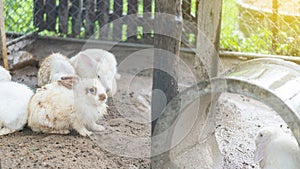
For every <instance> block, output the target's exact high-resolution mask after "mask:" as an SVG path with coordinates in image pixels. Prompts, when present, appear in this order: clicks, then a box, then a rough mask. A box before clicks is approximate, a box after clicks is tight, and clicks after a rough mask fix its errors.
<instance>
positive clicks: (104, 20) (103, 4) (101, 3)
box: [97, 0, 110, 40]
mask: <svg viewBox="0 0 300 169" xmlns="http://www.w3.org/2000/svg"><path fill="white" fill-rule="evenodd" d="M109 5H110V2H109V0H98V1H97V16H99V17H98V22H99V26H100V29H99V31H100V32H99V34H100V35H99V38H100V39H103V40H107V39H108V36H109V26H108V25H107V24H108V22H109Z"/></svg>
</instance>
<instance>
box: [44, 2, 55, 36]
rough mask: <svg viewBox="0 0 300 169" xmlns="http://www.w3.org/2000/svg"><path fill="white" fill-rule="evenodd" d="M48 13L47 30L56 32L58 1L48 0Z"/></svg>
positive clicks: (46, 10) (46, 8)
mask: <svg viewBox="0 0 300 169" xmlns="http://www.w3.org/2000/svg"><path fill="white" fill-rule="evenodd" d="M45 12H46V29H47V30H49V31H55V26H56V16H57V12H56V1H53V0H46V5H45Z"/></svg>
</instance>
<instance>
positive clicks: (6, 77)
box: [0, 66, 11, 81]
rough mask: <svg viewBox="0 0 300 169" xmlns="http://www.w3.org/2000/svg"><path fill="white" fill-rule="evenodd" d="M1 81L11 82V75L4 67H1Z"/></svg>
mask: <svg viewBox="0 0 300 169" xmlns="http://www.w3.org/2000/svg"><path fill="white" fill-rule="evenodd" d="M0 81H11V75H10V74H9V72H8V71H7V70H6V69H4V68H3V67H2V66H0Z"/></svg>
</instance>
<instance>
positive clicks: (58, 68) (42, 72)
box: [37, 53, 76, 87]
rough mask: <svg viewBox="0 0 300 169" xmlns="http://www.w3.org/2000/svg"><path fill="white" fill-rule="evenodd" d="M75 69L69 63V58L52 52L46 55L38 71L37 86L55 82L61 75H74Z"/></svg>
mask: <svg viewBox="0 0 300 169" xmlns="http://www.w3.org/2000/svg"><path fill="white" fill-rule="evenodd" d="M75 74H76V72H75V69H74V67H73V66H72V65H71V63H70V61H69V58H67V57H66V56H63V55H62V54H60V53H53V54H51V55H50V56H48V57H46V58H45V59H44V60H43V62H42V64H41V67H40V69H39V71H38V75H37V78H38V86H39V87H42V86H44V85H45V84H48V83H51V82H55V81H57V80H59V79H60V78H61V77H62V76H66V75H75Z"/></svg>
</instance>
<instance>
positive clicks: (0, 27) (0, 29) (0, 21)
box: [0, 0, 8, 70]
mask: <svg viewBox="0 0 300 169" xmlns="http://www.w3.org/2000/svg"><path fill="white" fill-rule="evenodd" d="M0 34H1V42H0V43H1V49H0V50H1V54H2V58H3V64H4V67H5V69H6V70H8V61H7V49H6V34H5V27H4V12H3V2H2V0H0Z"/></svg>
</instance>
